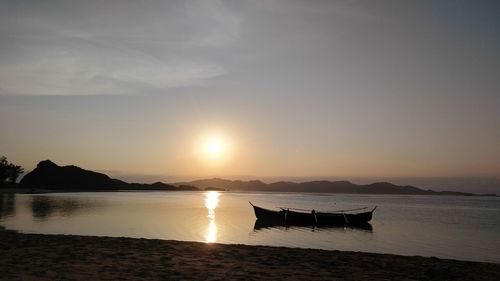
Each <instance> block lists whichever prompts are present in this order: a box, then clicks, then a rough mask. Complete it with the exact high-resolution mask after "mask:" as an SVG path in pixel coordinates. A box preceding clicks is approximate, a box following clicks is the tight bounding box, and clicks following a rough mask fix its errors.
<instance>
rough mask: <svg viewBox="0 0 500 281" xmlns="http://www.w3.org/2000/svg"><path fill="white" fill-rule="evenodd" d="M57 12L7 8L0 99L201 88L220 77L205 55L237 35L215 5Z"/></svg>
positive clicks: (235, 23) (59, 8)
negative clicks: (11, 96)
mask: <svg viewBox="0 0 500 281" xmlns="http://www.w3.org/2000/svg"><path fill="white" fill-rule="evenodd" d="M59 4H61V5H58V3H54V2H51V3H50V4H48V5H47V4H41V3H37V2H34V3H33V5H31V6H29V5H26V6H23V5H19V6H16V4H15V3H14V4H12V3H11V4H10V5H6V6H5V7H4V8H5V9H6V10H7V11H8V12H7V11H5V10H4V12H2V13H0V15H1V16H2V19H1V20H0V26H2V27H0V36H2V37H3V38H7V39H8V40H2V42H0V52H1V53H0V54H1V56H0V84H1V88H0V95H6V94H7V95H103V94H110V95H117V94H145V93H148V91H150V90H157V89H170V88H177V87H189V86H194V85H200V84H202V83H204V82H205V81H207V80H209V79H212V78H215V77H219V76H221V75H223V74H224V73H225V68H224V66H223V65H222V63H221V62H219V61H217V60H216V59H214V58H212V57H210V55H209V54H210V50H211V49H213V48H219V47H223V46H227V45H228V44H230V43H231V42H232V40H233V39H234V38H237V37H238V34H239V22H240V19H239V17H238V16H236V14H234V13H232V12H231V11H230V10H229V9H227V7H226V6H225V4H224V3H223V2H221V1H189V2H168V3H167V4H166V3H164V2H162V1H152V2H150V3H149V4H150V5H137V4H135V3H134V2H129V3H121V2H120V3H114V2H111V4H110V3H109V2H107V4H106V5H102V6H101V5H98V2H96V3H89V5H88V6H85V7H79V5H78V4H75V5H69V6H68V5H66V4H64V3H59ZM27 6H29V7H27ZM63 8H64V9H63ZM63 10H64V11H63ZM131 11H132V12H131ZM156 92H157V91H156Z"/></svg>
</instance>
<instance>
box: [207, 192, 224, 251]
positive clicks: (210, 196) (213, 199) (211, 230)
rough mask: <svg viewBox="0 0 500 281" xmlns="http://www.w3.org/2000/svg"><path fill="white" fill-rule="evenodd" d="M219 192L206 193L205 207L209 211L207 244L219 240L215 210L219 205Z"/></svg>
mask: <svg viewBox="0 0 500 281" xmlns="http://www.w3.org/2000/svg"><path fill="white" fill-rule="evenodd" d="M219 195H220V194H219V192H217V191H207V192H206V193H205V207H206V208H207V210H208V216H207V217H208V221H209V223H208V230H207V234H206V235H205V242H206V243H214V242H215V241H216V240H217V225H216V224H215V209H216V208H217V205H218V204H219Z"/></svg>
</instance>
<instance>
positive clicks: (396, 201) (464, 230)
mask: <svg viewBox="0 0 500 281" xmlns="http://www.w3.org/2000/svg"><path fill="white" fill-rule="evenodd" d="M0 199H1V200H0V225H2V226H4V227H6V228H7V229H13V230H18V231H21V232H26V233H45V234H48V233H60V234H80V235H105V236H127V237H144V238H159V239H173V240H184V241H203V242H208V243H211V242H217V243H240V244H249V245H274V246H290V247H303V248H319V249H335V250H351V251H363V252H377V253H394V254H402V255H421V256H437V257H442V258H453V259H461V260H475V261H490V262H496V263H500V198H490V197H457V196H450V197H448V196H446V197H445V196H401V195H320V194H299V193H233V192H222V193H219V192H141V193H139V192H99V193H93V192H89V193H59V194H44V195H20V194H18V195H12V194H0ZM248 201H252V202H253V203H255V204H257V205H260V206H263V207H269V208H273V207H276V206H290V207H297V208H315V209H319V210H329V209H330V210H331V209H339V208H356V207H360V206H375V205H377V206H378V209H377V210H376V211H375V213H374V219H373V220H372V221H371V226H372V228H371V229H369V228H368V229H357V228H344V227H336V228H311V227H290V228H285V227H271V228H255V216H254V214H253V210H252V208H251V206H250V205H249V204H248Z"/></svg>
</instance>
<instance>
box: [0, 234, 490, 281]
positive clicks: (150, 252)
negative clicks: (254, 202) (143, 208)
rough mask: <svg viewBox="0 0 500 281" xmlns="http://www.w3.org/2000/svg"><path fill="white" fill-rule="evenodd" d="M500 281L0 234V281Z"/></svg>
mask: <svg viewBox="0 0 500 281" xmlns="http://www.w3.org/2000/svg"><path fill="white" fill-rule="evenodd" d="M117 278H118V279H121V280H162V279H163V280H164V279H174V280H175V279H195V280H207V279H208V280H220V279H233V280H277V279H300V280H325V279H329V280H361V279H366V280H500V264H495V263H484V262H471V261H458V260H448V259H439V258H434V257H431V258H427V257H420V256H398V255H393V254H375V253H363V252H347V251H327V250H316V249H302V248H286V247H271V246H247V245H239V244H238V245H228V244H216V243H215V244H206V243H202V242H182V241H173V240H156V239H137V238H125V237H119V238H114V237H97V236H76V235H44V234H22V233H18V232H15V231H11V230H5V229H3V228H0V280H66V279H72V280H75V279H76V280H113V279H117Z"/></svg>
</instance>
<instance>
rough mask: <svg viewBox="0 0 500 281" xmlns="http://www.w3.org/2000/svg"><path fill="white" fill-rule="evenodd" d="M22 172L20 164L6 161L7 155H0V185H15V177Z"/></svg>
mask: <svg viewBox="0 0 500 281" xmlns="http://www.w3.org/2000/svg"><path fill="white" fill-rule="evenodd" d="M23 172H24V169H23V168H22V167H21V166H18V165H14V164H13V163H9V161H7V157H5V156H2V157H0V186H12V185H15V183H16V180H17V178H18V177H19V175H21V174H22V173H23Z"/></svg>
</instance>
